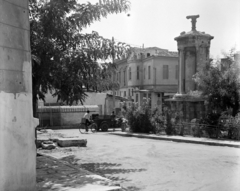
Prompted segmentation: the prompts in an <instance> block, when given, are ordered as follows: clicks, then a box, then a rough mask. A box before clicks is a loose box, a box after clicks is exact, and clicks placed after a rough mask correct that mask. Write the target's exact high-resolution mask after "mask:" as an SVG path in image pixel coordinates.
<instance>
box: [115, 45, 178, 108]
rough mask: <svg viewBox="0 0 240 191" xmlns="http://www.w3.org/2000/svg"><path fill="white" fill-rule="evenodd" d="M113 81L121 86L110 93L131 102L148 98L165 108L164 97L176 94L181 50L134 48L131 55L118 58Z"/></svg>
mask: <svg viewBox="0 0 240 191" xmlns="http://www.w3.org/2000/svg"><path fill="white" fill-rule="evenodd" d="M116 64H117V71H116V72H115V73H114V74H113V76H112V80H113V81H115V82H116V81H118V82H119V84H120V87H119V89H118V90H115V91H114V92H111V93H112V94H114V95H117V96H121V97H125V98H127V99H128V100H129V103H130V102H132V101H133V102H137V103H139V104H141V103H142V101H143V98H144V97H145V98H149V99H150V100H151V101H150V103H151V107H152V108H155V107H160V108H162V103H163V100H164V98H165V97H168V96H171V95H174V94H175V93H177V87H178V53H177V52H171V51H168V50H166V49H161V48H157V47H150V48H133V51H132V53H131V55H130V56H129V57H128V58H125V59H122V60H118V61H116Z"/></svg>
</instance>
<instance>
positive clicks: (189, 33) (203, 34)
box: [174, 30, 214, 40]
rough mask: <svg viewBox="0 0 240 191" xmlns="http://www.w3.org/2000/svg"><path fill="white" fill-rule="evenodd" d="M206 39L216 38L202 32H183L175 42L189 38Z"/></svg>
mask: <svg viewBox="0 0 240 191" xmlns="http://www.w3.org/2000/svg"><path fill="white" fill-rule="evenodd" d="M194 36H196V37H204V38H209V39H210V40H211V39H213V38H214V37H213V36H211V35H210V34H206V33H205V32H200V31H197V30H191V31H189V32H187V33H186V32H181V34H180V36H178V37H176V38H174V40H180V39H184V38H189V37H194Z"/></svg>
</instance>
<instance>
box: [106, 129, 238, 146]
mask: <svg viewBox="0 0 240 191" xmlns="http://www.w3.org/2000/svg"><path fill="white" fill-rule="evenodd" d="M109 134H112V135H119V136H125V137H137V138H146V139H155V140H164V141H174V142H183V143H194V144H204V145H212V146H227V147H235V148H240V141H234V140H221V139H210V138H204V137H201V138H198V137H190V136H168V135H155V134H144V133H130V132H109Z"/></svg>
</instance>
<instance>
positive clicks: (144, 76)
mask: <svg viewBox="0 0 240 191" xmlns="http://www.w3.org/2000/svg"><path fill="white" fill-rule="evenodd" d="M145 73H146V69H145V68H144V69H143V78H144V80H145V79H146V74H145Z"/></svg>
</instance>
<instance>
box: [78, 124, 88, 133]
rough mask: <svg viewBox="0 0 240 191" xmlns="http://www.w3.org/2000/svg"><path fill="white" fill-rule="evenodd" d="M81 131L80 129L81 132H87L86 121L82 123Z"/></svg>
mask: <svg viewBox="0 0 240 191" xmlns="http://www.w3.org/2000/svg"><path fill="white" fill-rule="evenodd" d="M79 131H80V133H84V132H86V125H85V124H84V123H80V125H79Z"/></svg>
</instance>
